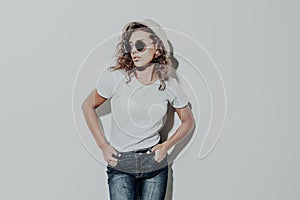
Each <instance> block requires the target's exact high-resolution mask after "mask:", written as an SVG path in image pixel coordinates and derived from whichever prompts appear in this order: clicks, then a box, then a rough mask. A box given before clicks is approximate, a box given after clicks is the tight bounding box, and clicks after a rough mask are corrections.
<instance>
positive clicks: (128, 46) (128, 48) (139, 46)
mask: <svg viewBox="0 0 300 200" xmlns="http://www.w3.org/2000/svg"><path fill="white" fill-rule="evenodd" d="M153 43H154V42H151V43H150V44H153ZM150 44H145V42H144V41H142V40H137V41H136V42H135V43H134V46H135V48H136V50H137V51H138V52H143V51H145V50H146V47H147V46H148V45H150ZM124 49H125V51H126V53H131V51H132V46H131V44H130V43H128V42H127V43H125V44H124Z"/></svg>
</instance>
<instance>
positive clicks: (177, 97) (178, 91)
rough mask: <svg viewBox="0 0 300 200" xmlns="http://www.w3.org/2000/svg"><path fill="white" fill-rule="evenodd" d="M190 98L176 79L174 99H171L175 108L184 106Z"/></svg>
mask: <svg viewBox="0 0 300 200" xmlns="http://www.w3.org/2000/svg"><path fill="white" fill-rule="evenodd" d="M188 102H189V100H188V97H187V95H186V93H185V92H184V91H183V90H182V88H181V87H180V85H179V84H178V82H177V81H176V87H175V89H174V91H173V95H172V99H171V101H170V103H171V105H172V106H173V107H174V108H183V107H185V106H186V105H187V104H188Z"/></svg>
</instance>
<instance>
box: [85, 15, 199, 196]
mask: <svg viewBox="0 0 300 200" xmlns="http://www.w3.org/2000/svg"><path fill="white" fill-rule="evenodd" d="M117 50H118V51H117V64H116V65H115V66H114V67H110V68H108V69H106V70H105V71H104V73H103V74H102V76H101V79H100V82H99V84H98V85H97V88H95V89H94V90H93V91H92V92H91V93H90V94H89V96H88V97H87V98H86V99H85V101H84V102H83V104H82V109H83V113H84V116H85V119H86V122H87V124H88V127H89V129H90V131H91V133H92V134H93V136H94V138H95V140H96V142H97V144H98V146H99V148H100V149H101V150H102V153H103V156H104V159H105V161H106V162H107V171H106V172H107V176H108V180H107V182H108V185H109V195H110V199H111V200H117V199H122V200H135V199H142V200H163V199H164V198H165V193H166V187H167V180H168V159H167V157H168V153H167V152H168V150H170V149H171V148H172V147H173V146H174V145H175V144H177V143H178V142H179V141H181V140H182V139H183V138H184V137H185V136H186V135H187V134H188V133H189V132H190V131H191V129H192V128H193V126H194V119H193V116H192V113H191V111H190V108H189V106H188V97H187V96H186V94H185V93H184V92H183V90H182V89H181V87H180V86H179V84H178V82H177V81H176V79H174V78H171V77H169V76H168V72H169V62H168V57H169V55H170V53H169V44H168V40H167V37H166V33H165V32H164V30H163V29H162V28H161V27H160V26H159V24H157V23H156V22H154V21H153V20H150V19H146V20H143V21H140V22H138V21H134V22H130V23H128V24H126V25H125V26H124V28H123V32H122V36H121V41H120V43H119V44H118V46H117ZM107 99H110V100H111V110H112V124H111V138H110V141H109V142H108V141H107V139H106V137H105V135H104V133H103V131H102V130H101V129H100V127H99V126H98V118H97V114H96V112H95V109H96V108H97V107H99V106H100V105H101V104H103V102H105V101H106V100H107ZM168 104H170V105H171V106H173V107H174V108H175V111H176V113H177V114H178V116H179V118H180V120H181V125H180V126H179V128H178V129H177V130H176V132H175V133H174V134H173V135H172V136H171V137H169V138H168V139H167V140H165V141H162V140H161V136H160V134H159V130H160V129H161V128H162V127H163V125H164V122H165V116H166V115H165V114H166V112H167V106H168Z"/></svg>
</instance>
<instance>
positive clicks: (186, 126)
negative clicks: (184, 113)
mask: <svg viewBox="0 0 300 200" xmlns="http://www.w3.org/2000/svg"><path fill="white" fill-rule="evenodd" d="M193 127H194V121H193V120H186V121H184V122H182V123H181V125H180V126H179V127H178V129H177V130H176V132H175V133H174V134H173V135H172V136H171V137H169V138H168V139H167V140H166V141H165V142H163V144H164V145H165V147H166V149H167V151H168V150H170V149H171V148H172V147H173V146H174V145H175V144H177V143H178V142H180V141H181V140H182V139H183V138H185V137H186V136H187V135H188V134H189V132H190V131H191V130H192V128H193Z"/></svg>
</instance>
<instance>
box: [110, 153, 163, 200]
mask: <svg viewBox="0 0 300 200" xmlns="http://www.w3.org/2000/svg"><path fill="white" fill-rule="evenodd" d="M154 155H155V153H154V152H151V148H149V149H148V150H147V151H146V152H143V153H136V152H118V156H117V159H118V161H117V165H116V166H114V167H113V166H111V165H109V164H108V165H107V171H106V173H107V176H108V179H107V182H108V185H109V195H110V200H164V198H165V193H166V188H167V180H168V164H167V156H166V157H165V158H164V159H163V161H161V162H157V161H156V160H155V159H154Z"/></svg>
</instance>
